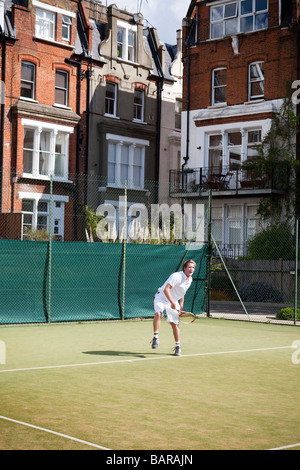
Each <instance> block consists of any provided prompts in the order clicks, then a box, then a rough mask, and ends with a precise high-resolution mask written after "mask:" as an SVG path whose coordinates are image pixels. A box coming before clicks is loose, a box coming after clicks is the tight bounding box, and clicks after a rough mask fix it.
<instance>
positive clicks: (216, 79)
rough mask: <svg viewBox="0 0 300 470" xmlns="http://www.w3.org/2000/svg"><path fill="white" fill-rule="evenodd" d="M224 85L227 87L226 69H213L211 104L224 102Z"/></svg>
mask: <svg viewBox="0 0 300 470" xmlns="http://www.w3.org/2000/svg"><path fill="white" fill-rule="evenodd" d="M226 87H227V70H226V69H216V70H213V84H212V89H213V93H212V104H213V105H216V104H225V103H226Z"/></svg>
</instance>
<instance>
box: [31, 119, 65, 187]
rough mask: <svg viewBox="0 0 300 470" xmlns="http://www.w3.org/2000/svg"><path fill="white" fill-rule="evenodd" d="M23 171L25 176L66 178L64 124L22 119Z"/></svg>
mask: <svg viewBox="0 0 300 470" xmlns="http://www.w3.org/2000/svg"><path fill="white" fill-rule="evenodd" d="M22 124H23V125H24V139H23V174H24V176H25V177H31V178H42V179H48V178H49V177H50V175H51V174H52V175H53V177H54V178H56V179H63V180H68V159H69V156H68V147H69V134H70V133H73V131H74V129H73V128H70V127H67V126H59V125H55V124H50V123H49V124H47V123H45V122H39V121H31V120H30V119H22Z"/></svg>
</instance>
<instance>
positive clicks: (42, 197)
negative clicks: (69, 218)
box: [19, 191, 69, 240]
mask: <svg viewBox="0 0 300 470" xmlns="http://www.w3.org/2000/svg"><path fill="white" fill-rule="evenodd" d="M19 198H20V200H21V201H22V210H21V214H22V223H21V239H22V240H26V238H27V237H26V235H25V226H26V225H27V226H30V228H29V230H32V231H37V230H39V227H38V218H39V216H41V217H46V225H45V226H44V227H40V228H45V229H46V231H47V232H48V233H49V231H50V204H51V198H52V215H53V217H52V230H51V233H52V236H53V237H55V238H56V239H57V240H58V239H59V240H63V239H64V229H65V205H66V204H67V203H68V202H69V196H60V195H56V194H53V196H50V194H46V193H34V192H23V191H20V192H19ZM24 201H27V202H30V203H31V204H32V210H24V208H23V202H24ZM40 204H47V211H42V210H39V205H40ZM28 215H29V216H31V223H30V224H29V223H28V222H24V219H25V216H28Z"/></svg>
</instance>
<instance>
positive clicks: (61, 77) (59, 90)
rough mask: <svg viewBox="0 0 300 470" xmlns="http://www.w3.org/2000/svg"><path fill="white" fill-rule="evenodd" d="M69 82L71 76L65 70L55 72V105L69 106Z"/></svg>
mask: <svg viewBox="0 0 300 470" xmlns="http://www.w3.org/2000/svg"><path fill="white" fill-rule="evenodd" d="M68 81H69V74H68V73H67V72H64V71H63V70H56V72H55V103H56V104H60V105H63V106H67V105H68Z"/></svg>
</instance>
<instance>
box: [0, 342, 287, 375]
mask: <svg viewBox="0 0 300 470" xmlns="http://www.w3.org/2000/svg"><path fill="white" fill-rule="evenodd" d="M278 349H295V346H278V347H273V348H257V349H240V350H237V351H216V352H206V353H198V354H185V355H182V356H180V357H175V356H173V355H172V356H156V357H142V358H140V357H139V358H136V359H134V358H133V359H120V360H118V361H101V362H85V363H82V364H80V363H78V364H60V365H56V366H40V367H24V368H23V369H4V370H0V374H1V373H4V372H23V371H28V370H44V369H63V368H66V367H87V366H99V365H105V364H122V363H127V362H139V361H154V360H159V359H175V360H177V361H178V360H179V359H184V358H187V357H200V356H217V355H222V354H238V353H245V352H258V351H274V350H278Z"/></svg>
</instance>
